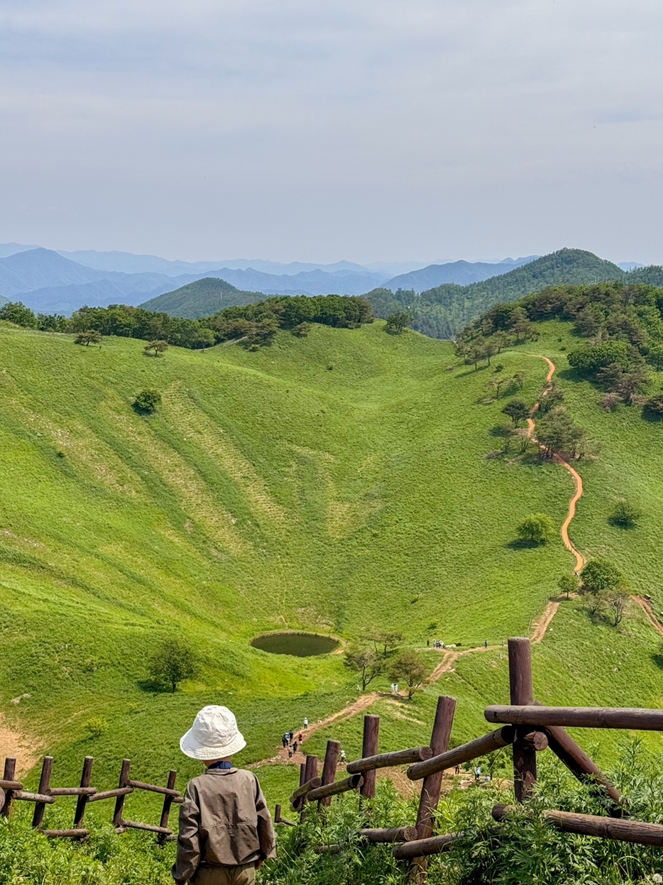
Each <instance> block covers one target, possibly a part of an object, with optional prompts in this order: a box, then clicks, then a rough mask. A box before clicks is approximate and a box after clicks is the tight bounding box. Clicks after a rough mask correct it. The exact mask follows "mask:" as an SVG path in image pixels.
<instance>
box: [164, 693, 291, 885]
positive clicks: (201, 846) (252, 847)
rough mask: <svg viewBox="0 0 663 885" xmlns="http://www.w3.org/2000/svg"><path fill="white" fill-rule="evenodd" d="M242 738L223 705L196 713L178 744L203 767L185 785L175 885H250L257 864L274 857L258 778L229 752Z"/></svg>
mask: <svg viewBox="0 0 663 885" xmlns="http://www.w3.org/2000/svg"><path fill="white" fill-rule="evenodd" d="M245 746H246V741H245V740H244V737H243V736H242V734H241V732H240V731H239V729H238V728H237V720H236V719H235V716H234V715H233V713H232V712H231V711H230V710H229V709H228V708H227V707H219V706H217V705H214V704H212V705H210V706H208V707H203V709H202V710H201V711H200V712H199V713H198V715H197V716H196V718H195V720H194V722H193V725H192V726H191V728H190V729H189V730H188V731H187V733H186V734H185V735H184V736H183V737H182V738H181V740H180V749H181V750H182V752H183V753H185V754H186V755H187V756H189V757H190V758H191V759H197V760H199V761H200V762H202V763H203V764H204V765H205V766H206V768H207V771H206V772H205V774H202V775H200V776H199V777H195V778H193V780H191V781H189V783H188V784H187V788H186V792H185V794H184V802H183V804H182V806H181V809H180V831H179V836H178V838H177V859H176V861H175V865H174V867H173V870H172V872H173V878H174V879H175V882H176V883H177V885H184V883H185V882H191V883H195V885H253V883H254V882H255V873H256V869H259V868H260V867H261V866H262V863H263V861H265V860H267V859H268V858H270V857H275V856H276V836H275V834H274V827H273V826H272V819H271V817H270V814H269V811H268V809H267V803H266V802H265V797H264V796H263V793H262V790H261V789H260V784H259V783H258V778H257V777H256V776H255V774H253V772H252V771H246V770H243V769H239V768H235V766H234V765H233V763H232V760H231V756H233V755H234V754H235V753H239V751H240V750H243V749H244V747H245Z"/></svg>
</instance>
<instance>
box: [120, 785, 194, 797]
mask: <svg viewBox="0 0 663 885" xmlns="http://www.w3.org/2000/svg"><path fill="white" fill-rule="evenodd" d="M129 786H130V787H133V788H134V790H147V792H148V793H161V795H162V796H172V797H173V798H175V799H176V798H177V797H178V796H181V795H182V794H181V793H180V791H179V790H169V789H168V787H158V786H157V785H156V784H144V783H143V781H129Z"/></svg>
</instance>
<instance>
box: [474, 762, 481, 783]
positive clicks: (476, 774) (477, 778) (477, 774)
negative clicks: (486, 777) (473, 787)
mask: <svg viewBox="0 0 663 885" xmlns="http://www.w3.org/2000/svg"><path fill="white" fill-rule="evenodd" d="M480 780H481V766H480V765H477V767H476V768H475V769H474V781H475V783H477V784H478V783H479V781H480Z"/></svg>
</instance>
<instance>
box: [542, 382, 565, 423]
mask: <svg viewBox="0 0 663 885" xmlns="http://www.w3.org/2000/svg"><path fill="white" fill-rule="evenodd" d="M563 402H564V391H563V390H562V389H561V388H560V387H558V386H557V384H555V382H554V381H553V382H552V384H551V385H550V386H546V387H544V388H543V389H542V390H541V392H540V393H539V412H540V413H541V414H542V415H547V414H548V412H552V410H553V409H556V408H557V406H561V405H562V403H563Z"/></svg>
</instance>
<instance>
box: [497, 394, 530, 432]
mask: <svg viewBox="0 0 663 885" xmlns="http://www.w3.org/2000/svg"><path fill="white" fill-rule="evenodd" d="M502 412H503V413H504V414H505V415H508V416H509V418H511V420H512V421H513V426H514V427H517V426H518V425H519V424H520V422H521V421H525V419H526V418H529V413H530V409H529V406H528V405H527V403H526V402H525V400H524V399H518V398H516V399H512V400H509V402H508V403H507V404H506V405H505V406H504V408H503V409H502Z"/></svg>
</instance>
